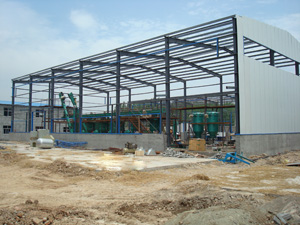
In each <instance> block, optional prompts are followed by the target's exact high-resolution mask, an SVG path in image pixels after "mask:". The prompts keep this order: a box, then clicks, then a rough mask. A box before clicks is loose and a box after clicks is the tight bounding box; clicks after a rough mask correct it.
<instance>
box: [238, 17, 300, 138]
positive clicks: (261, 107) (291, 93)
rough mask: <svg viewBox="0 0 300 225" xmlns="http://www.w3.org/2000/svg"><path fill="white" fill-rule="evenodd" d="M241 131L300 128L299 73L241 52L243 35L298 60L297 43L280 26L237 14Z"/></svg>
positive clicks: (287, 130)
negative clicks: (262, 61)
mask: <svg viewBox="0 0 300 225" xmlns="http://www.w3.org/2000/svg"><path fill="white" fill-rule="evenodd" d="M236 18H237V31H238V33H237V35H238V36H237V38H238V66H239V69H238V71H239V96H240V133H241V134H260V133H273V134H274V133H290V132H300V77H299V76H296V75H294V74H292V73H289V72H286V71H284V70H281V69H277V68H275V67H273V66H270V65H267V64H264V63H261V62H259V61H256V60H254V59H251V58H249V57H247V56H244V53H243V48H244V47H243V37H247V38H250V39H251V40H253V41H255V42H258V43H260V44H262V45H264V46H266V47H268V48H271V49H273V50H274V51H277V52H279V53H281V54H283V55H285V56H287V57H289V58H291V59H294V60H296V61H298V62H299V61H300V43H299V41H297V40H296V39H295V38H294V37H293V36H292V35H291V34H289V33H288V32H286V31H284V30H281V29H279V28H276V27H273V26H270V25H267V24H264V23H261V22H259V21H256V20H252V19H249V18H246V17H240V16H237V17H236Z"/></svg>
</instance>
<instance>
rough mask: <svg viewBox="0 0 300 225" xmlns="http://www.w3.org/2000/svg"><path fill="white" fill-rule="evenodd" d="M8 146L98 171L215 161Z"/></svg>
mask: <svg viewBox="0 0 300 225" xmlns="http://www.w3.org/2000/svg"><path fill="white" fill-rule="evenodd" d="M1 145H2V146H5V145H8V146H10V147H11V148H12V149H14V150H16V152H17V153H21V154H25V155H27V156H28V157H31V158H32V160H38V161H43V162H53V161H54V160H57V159H63V160H65V161H66V162H68V163H78V164H81V165H83V166H86V167H90V168H94V169H96V170H110V171H121V170H139V171H149V170H158V169H166V168H173V167H180V166H183V165H186V164H193V163H209V162H212V161H215V159H203V158H173V157H162V156H135V155H113V154H112V153H109V152H103V151H90V150H77V149H65V148H53V149H40V148H33V147H30V146H29V145H25V144H13V145H12V144H10V143H6V144H2V143H1Z"/></svg>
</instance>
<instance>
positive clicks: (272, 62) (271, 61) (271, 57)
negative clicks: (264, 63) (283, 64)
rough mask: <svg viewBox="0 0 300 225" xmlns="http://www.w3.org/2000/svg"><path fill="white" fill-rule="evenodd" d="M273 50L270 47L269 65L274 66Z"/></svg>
mask: <svg viewBox="0 0 300 225" xmlns="http://www.w3.org/2000/svg"><path fill="white" fill-rule="evenodd" d="M274 53H275V52H274V51H273V50H272V49H270V65H271V66H274V65H275V60H274Z"/></svg>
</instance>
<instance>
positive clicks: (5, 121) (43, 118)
mask: <svg viewBox="0 0 300 225" xmlns="http://www.w3.org/2000/svg"><path fill="white" fill-rule="evenodd" d="M11 114H12V107H11V102H10V101H0V141H6V140H9V133H10V132H11ZM48 114H49V113H48V107H47V105H42V104H32V113H31V115H28V104H27V103H21V102H16V103H15V125H14V130H13V131H14V132H17V133H20V132H28V123H29V116H31V117H33V118H34V120H32V121H34V123H33V124H32V125H33V126H32V130H38V129H49V127H50V120H49V116H48ZM54 115H55V118H61V117H63V116H64V110H63V109H62V107H54ZM55 130H56V131H57V132H68V131H69V129H68V126H67V125H66V123H65V122H62V123H55Z"/></svg>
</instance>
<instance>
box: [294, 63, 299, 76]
mask: <svg viewBox="0 0 300 225" xmlns="http://www.w3.org/2000/svg"><path fill="white" fill-rule="evenodd" d="M295 73H296V75H297V76H299V63H298V62H295Z"/></svg>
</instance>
